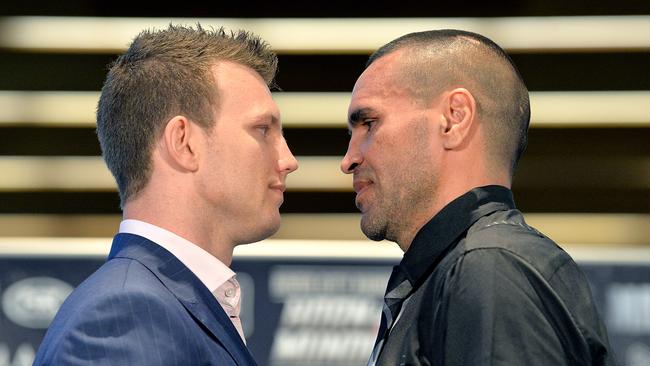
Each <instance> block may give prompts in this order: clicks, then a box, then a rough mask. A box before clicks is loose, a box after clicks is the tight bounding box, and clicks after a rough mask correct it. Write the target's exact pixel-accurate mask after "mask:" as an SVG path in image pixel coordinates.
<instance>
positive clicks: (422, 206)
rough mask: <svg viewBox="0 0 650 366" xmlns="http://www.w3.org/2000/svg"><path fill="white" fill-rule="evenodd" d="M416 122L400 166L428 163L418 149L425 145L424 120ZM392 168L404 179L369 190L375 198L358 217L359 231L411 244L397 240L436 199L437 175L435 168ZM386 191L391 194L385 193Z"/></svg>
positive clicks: (378, 238)
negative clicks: (407, 156) (404, 158)
mask: <svg viewBox="0 0 650 366" xmlns="http://www.w3.org/2000/svg"><path fill="white" fill-rule="evenodd" d="M418 122H419V123H417V124H415V133H414V135H413V136H414V138H413V144H412V145H411V149H412V151H413V154H412V155H411V156H410V157H409V158H407V159H406V161H408V162H409V164H408V165H399V167H424V166H427V164H428V159H429V158H428V157H427V156H425V155H422V154H420V153H419V152H420V151H424V150H425V149H426V148H427V146H428V145H427V143H426V140H423V139H422V137H423V136H427V134H428V133H429V131H428V129H427V128H426V120H423V121H418ZM407 169H408V168H407ZM391 171H393V172H394V173H393V175H392V176H394V177H396V176H402V178H403V179H402V180H401V181H400V182H394V183H395V187H383V188H388V189H386V190H382V192H379V191H374V192H372V193H373V194H374V197H373V198H374V200H373V202H372V203H371V207H368V208H367V209H366V211H365V212H364V213H363V214H362V216H361V231H362V232H363V233H364V235H365V236H367V237H368V239H370V240H374V241H381V240H390V241H393V242H396V243H398V244H400V245H410V244H411V243H410V242H409V243H400V240H401V239H403V238H404V236H405V235H406V236H408V233H409V232H410V231H412V230H413V225H415V224H418V223H415V222H414V220H415V218H416V217H419V216H421V215H422V214H423V213H424V214H425V215H426V211H427V210H428V207H429V205H430V203H431V202H432V201H433V200H435V197H436V195H437V189H438V183H437V181H438V176H437V175H438V174H437V171H435V170H431V169H428V170H426V171H423V170H421V169H419V168H415V169H412V170H403V169H401V168H398V167H396V168H395V169H392V170H391ZM398 172H399V173H401V174H399V173H398ZM386 183H387V184H389V183H388V182H386ZM387 192H392V193H391V194H390V195H388V194H387ZM410 240H412V238H410Z"/></svg>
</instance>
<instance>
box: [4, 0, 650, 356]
mask: <svg viewBox="0 0 650 366" xmlns="http://www.w3.org/2000/svg"><path fill="white" fill-rule="evenodd" d="M197 21H200V22H201V24H202V25H204V26H222V25H223V26H225V27H226V28H230V29H239V28H244V29H247V30H250V31H253V32H255V33H257V34H259V35H260V36H262V38H264V39H266V40H267V41H268V42H269V43H270V44H271V45H272V46H273V47H274V48H275V49H276V50H277V52H278V54H279V58H280V69H279V74H278V77H277V83H278V85H279V86H280V88H281V90H282V91H277V92H275V93H274V98H275V99H276V101H277V103H278V104H279V106H280V109H281V111H282V118H283V124H284V128H285V136H286V138H287V140H288V143H289V146H290V148H291V149H292V151H293V153H294V154H295V155H296V156H297V157H298V160H299V161H300V169H299V170H298V171H297V172H296V173H294V174H292V175H290V176H289V179H288V181H287V183H288V191H287V192H286V193H285V203H284V205H283V206H282V213H283V226H282V228H281V229H280V231H279V232H278V233H277V234H276V235H275V236H274V237H272V238H271V239H269V240H266V241H265V242H264V243H259V244H253V245H249V246H245V247H241V248H238V249H240V250H239V251H238V252H237V256H236V260H235V262H234V264H233V266H234V268H235V269H236V270H237V271H238V273H239V274H240V280H241V282H242V287H243V288H244V290H245V294H244V296H245V298H246V299H250V301H247V302H245V304H248V305H245V309H244V314H243V315H242V318H243V320H244V325H245V328H246V332H247V339H248V340H249V345H250V347H251V349H252V351H253V353H254V354H255V356H256V358H257V359H258V360H259V362H260V364H261V365H278V366H279V365H314V366H315V365H341V366H343V365H363V364H365V362H366V360H367V357H368V355H369V353H370V349H371V346H372V343H373V341H374V337H375V334H376V327H377V323H378V321H379V312H380V308H381V298H382V295H383V291H384V287H385V282H386V280H387V278H388V275H389V274H390V266H391V265H393V264H395V263H397V262H398V261H399V258H400V257H401V253H400V252H399V250H398V249H397V247H396V246H394V245H391V244H388V243H372V242H368V241H366V240H365V237H364V236H363V234H362V233H361V231H360V230H359V225H358V222H359V215H358V214H357V210H356V208H355V206H354V192H353V191H352V188H351V179H350V177H347V176H344V175H343V174H342V173H340V171H339V162H340V159H341V157H342V155H343V154H344V153H345V149H346V147H347V142H348V138H349V137H348V134H347V130H346V124H345V123H346V110H347V103H348V99H349V93H350V91H351V89H352V87H353V85H354V82H355V80H356V78H357V76H358V75H359V74H360V73H361V72H362V71H363V69H364V65H365V62H366V60H367V58H368V56H369V54H370V53H371V52H372V51H373V50H375V49H376V48H377V47H379V46H381V45H382V44H384V43H386V42H388V41H390V40H392V39H394V38H396V37H398V36H400V35H403V34H405V33H409V32H412V31H419V30H425V29H435V28H459V29H465V30H470V31H474V32H477V33H481V34H483V35H485V36H488V37H489V38H491V39H493V40H494V41H496V42H497V43H499V44H500V45H501V46H503V47H504V48H505V49H506V50H507V51H508V52H509V53H510V55H511V56H512V58H513V60H514V62H515V63H516V64H517V66H518V67H519V70H520V72H521V73H522V75H523V78H524V80H525V82H526V84H527V86H528V88H529V90H530V91H531V105H532V122H531V129H530V132H529V146H528V149H527V151H526V153H525V154H524V157H523V159H522V161H521V163H520V165H519V168H518V171H517V174H516V178H515V182H514V187H513V191H514V194H515V199H516V202H517V206H518V207H519V209H520V210H521V211H523V212H524V213H526V214H527V219H528V221H529V223H530V224H531V225H532V226H535V227H537V228H538V229H539V230H541V231H542V232H544V233H545V234H547V235H548V236H550V237H551V238H553V239H554V240H555V241H557V242H558V243H559V244H560V245H561V246H563V247H564V248H565V249H566V250H567V251H568V252H569V253H571V254H572V255H573V256H574V258H576V259H577V260H578V261H579V263H580V264H581V266H582V267H583V268H584V270H585V272H586V273H587V275H588V277H589V279H590V281H591V283H592V286H593V289H594V293H595V296H596V299H597V301H598V303H599V307H600V308H601V312H603V314H604V318H605V319H606V322H607V324H608V327H609V331H610V337H611V340H612V344H614V346H615V349H616V352H617V356H618V358H619V362H620V363H621V364H622V365H630V366H633V365H648V364H650V361H648V360H650V2H648V1H647V0H627V1H616V2H612V1H608V0H595V1H590V2H581V1H553V2H549V1H541V0H523V1H514V0H506V1H500V2H487V1H464V2H422V1H411V0H405V1H400V2H399V3H385V4H384V3H379V2H377V3H368V2H366V3H364V2H342V1H328V2H322V3H321V2H292V1H274V2H268V1H267V2H262V1H247V2H246V3H236V2H228V3H221V2H205V3H203V2H201V3H198V2H197V3H190V2H187V3H183V4H178V3H176V4H170V5H164V4H163V3H162V2H156V3H153V2H152V3H149V4H135V2H125V1H110V2H108V1H106V2H104V1H102V2H100V1H81V0H77V1H61V2H52V1H44V0H36V1H29V2H27V1H23V2H19V1H5V2H3V3H2V4H0V297H1V300H2V303H1V304H2V308H1V309H0V366H3V365H14V366H15V365H26V364H31V359H32V358H33V352H34V350H35V348H36V347H38V344H39V342H40V338H41V337H42V336H43V334H44V331H45V328H46V327H47V324H49V320H51V316H52V315H53V313H54V312H55V311H56V309H57V308H58V305H59V304H60V302H61V300H62V299H63V298H65V296H66V295H67V293H69V291H70V290H71V289H72V287H74V286H76V285H77V284H78V283H79V282H80V281H81V280H83V278H85V277H86V276H87V275H88V274H89V273H90V272H92V271H93V270H94V269H95V268H97V267H98V266H99V265H100V264H101V263H102V261H103V259H104V258H105V256H106V254H107V253H108V248H109V246H110V241H111V237H112V236H113V235H114V234H115V232H116V230H117V227H118V225H119V222H120V219H121V218H120V210H119V198H118V195H117V192H116V189H115V184H114V182H113V179H112V177H111V175H110V173H109V172H108V170H107V169H106V168H105V166H104V164H103V161H102V159H101V157H100V150H99V144H98V142H97V138H96V135H95V131H94V129H95V122H94V121H95V115H94V113H95V107H96V102H97V98H98V95H99V94H98V92H99V90H100V88H101V86H102V83H103V80H104V78H105V75H106V71H107V66H108V65H109V64H110V62H111V61H112V60H114V59H115V57H116V56H117V55H118V54H119V53H120V52H122V51H123V50H124V48H125V47H126V45H127V44H128V43H129V42H130V40H131V39H132V38H133V37H134V36H135V35H136V34H137V33H139V32H140V31H141V30H142V29H145V28H152V27H155V28H164V27H166V25H167V24H169V23H170V22H174V23H181V24H195V23H196V22H197Z"/></svg>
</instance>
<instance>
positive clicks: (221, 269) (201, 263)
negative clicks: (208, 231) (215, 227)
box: [120, 220, 235, 292]
mask: <svg viewBox="0 0 650 366" xmlns="http://www.w3.org/2000/svg"><path fill="white" fill-rule="evenodd" d="M120 233H128V234H135V235H139V236H142V237H144V238H147V239H149V240H151V241H153V242H154V243H156V244H158V245H160V246H161V247H163V248H165V249H167V251H169V252H170V253H171V254H172V255H174V257H176V258H178V260H180V261H181V262H182V263H183V264H184V265H185V266H186V267H187V268H189V270H190V271H192V272H193V273H194V274H195V275H196V277H198V279H199V280H200V281H201V282H203V284H204V285H205V287H207V288H208V290H210V292H214V291H215V290H216V289H217V288H219V287H220V286H221V285H223V284H224V283H226V281H228V280H229V279H230V278H232V277H233V276H234V275H235V272H233V271H232V270H231V269H230V268H228V266H227V265H225V264H224V263H223V262H221V261H220V260H219V259H217V258H216V257H214V256H213V255H212V254H210V253H208V252H206V251H205V250H203V248H201V247H199V246H198V245H196V244H194V243H192V242H191V241H189V240H187V239H184V238H182V237H180V236H178V235H176V234H174V233H172V232H171V231H168V230H165V229H163V228H161V227H158V226H155V225H152V224H149V223H146V222H144V221H140V220H124V221H122V223H120Z"/></svg>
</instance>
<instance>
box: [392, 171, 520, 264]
mask: <svg viewBox="0 0 650 366" xmlns="http://www.w3.org/2000/svg"><path fill="white" fill-rule="evenodd" d="M488 185H500V186H504V187H507V188H510V185H511V182H510V179H509V178H506V177H505V176H504V177H503V178H501V179H498V178H496V177H483V178H480V179H479V178H478V177H473V178H472V179H469V177H468V176H467V175H464V176H462V177H458V176H455V177H454V179H447V180H444V181H443V180H441V181H440V187H449V188H448V189H445V190H444V191H442V192H436V194H434V195H433V199H432V201H431V203H430V204H429V205H428V207H427V208H426V209H424V210H422V211H421V212H420V213H414V214H413V215H412V217H411V218H410V219H409V220H408V222H409V223H412V225H409V226H408V227H406V228H404V229H403V230H401V231H400V232H399V234H398V235H397V237H396V238H395V239H396V240H395V241H396V242H397V245H399V247H400V248H401V249H402V251H404V252H406V251H407V250H408V249H409V248H410V247H411V244H412V242H413V239H415V236H416V235H417V233H418V232H419V231H420V229H422V227H423V226H424V225H426V224H427V223H428V222H429V221H430V220H431V219H432V218H434V217H435V216H436V215H437V214H438V213H439V212H440V211H441V210H442V209H443V208H445V206H447V205H448V204H449V203H451V201H453V200H455V199H456V198H458V197H460V196H462V195H463V194H465V193H467V192H469V191H471V190H472V189H474V188H477V187H483V186H488ZM405 221H407V220H405Z"/></svg>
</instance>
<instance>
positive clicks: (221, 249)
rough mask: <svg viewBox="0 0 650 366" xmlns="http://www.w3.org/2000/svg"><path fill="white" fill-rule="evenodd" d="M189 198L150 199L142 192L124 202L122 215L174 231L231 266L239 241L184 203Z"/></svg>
mask: <svg viewBox="0 0 650 366" xmlns="http://www.w3.org/2000/svg"><path fill="white" fill-rule="evenodd" d="M176 197H178V196H176ZM188 201H189V202H191V200H181V199H178V198H176V199H165V197H164V195H156V199H149V198H148V197H147V193H146V192H142V193H141V194H139V195H138V197H136V198H134V199H132V200H129V201H128V202H127V203H126V204H125V205H124V210H123V215H122V216H123V219H124V220H127V219H133V220H140V221H144V222H147V223H149V224H152V225H156V226H158V227H160V228H163V229H165V230H168V231H171V232H173V233H174V234H176V235H178V236H180V237H182V238H184V239H186V240H188V241H190V242H192V243H194V244H195V245H197V246H198V247H200V248H202V249H203V250H205V251H206V252H208V253H210V254H212V255H213V256H214V257H216V258H217V259H219V260H220V261H221V262H222V263H224V264H226V265H227V266H230V263H231V262H232V255H233V249H234V247H235V245H234V244H233V243H231V242H229V241H228V240H227V239H226V238H225V237H224V236H225V235H224V233H223V232H221V231H219V230H218V228H217V227H216V225H214V223H204V222H203V218H202V217H201V215H200V212H197V211H196V210H191V209H189V208H188V207H186V205H184V204H183V202H188Z"/></svg>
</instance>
